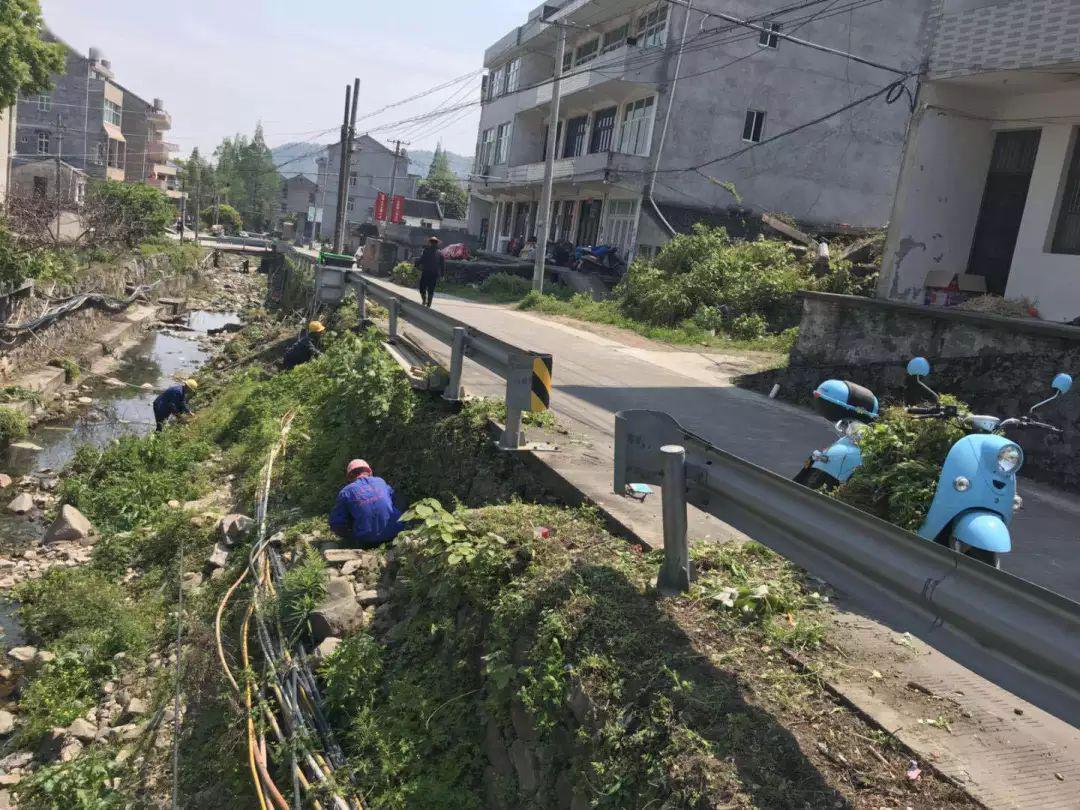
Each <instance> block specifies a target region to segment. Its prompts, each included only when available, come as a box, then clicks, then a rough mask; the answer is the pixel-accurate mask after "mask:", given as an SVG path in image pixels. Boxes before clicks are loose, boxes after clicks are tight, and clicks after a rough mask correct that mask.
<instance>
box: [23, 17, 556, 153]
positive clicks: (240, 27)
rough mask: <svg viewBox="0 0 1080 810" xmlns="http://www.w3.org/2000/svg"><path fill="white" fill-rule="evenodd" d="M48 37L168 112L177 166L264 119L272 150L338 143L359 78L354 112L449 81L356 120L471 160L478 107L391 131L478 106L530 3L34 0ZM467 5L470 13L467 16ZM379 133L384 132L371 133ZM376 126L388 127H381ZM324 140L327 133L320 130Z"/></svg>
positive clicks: (384, 136) (374, 132)
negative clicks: (349, 92) (487, 55)
mask: <svg viewBox="0 0 1080 810" xmlns="http://www.w3.org/2000/svg"><path fill="white" fill-rule="evenodd" d="M41 5H42V11H43V12H44V16H45V21H46V23H47V24H48V25H49V27H50V28H51V29H52V30H53V31H54V32H55V33H56V34H57V35H59V36H60V37H61V38H63V39H64V40H65V41H66V42H67V43H68V44H69V45H71V46H72V47H73V48H75V49H76V50H78V51H80V52H83V53H85V52H86V50H87V49H88V48H89V47H90V46H96V47H98V48H100V49H101V50H102V51H103V52H104V54H105V58H106V59H109V60H110V61H111V62H112V67H113V71H114V72H115V73H116V80H117V81H118V82H120V83H121V84H123V85H124V86H125V87H127V88H129V89H130V90H132V91H133V92H135V93H138V94H139V95H140V96H141V97H143V98H145V99H146V100H148V101H149V100H151V99H153V98H155V97H159V98H162V99H164V100H165V108H166V109H167V110H168V111H169V112H170V113H171V115H172V121H173V129H172V130H171V131H170V132H169V134H168V137H167V138H166V140H169V141H172V142H174V143H176V144H178V145H179V146H180V148H181V156H186V155H187V154H189V153H190V151H191V149H192V148H193V147H195V146H198V147H199V150H200V151H201V152H202V153H203V154H207V153H210V152H212V151H213V149H214V147H215V146H216V145H217V144H218V143H220V142H221V139H222V138H223V137H224V136H226V135H231V134H235V133H237V132H242V133H246V134H248V135H250V134H251V133H252V132H253V131H254V128H255V124H256V122H259V121H261V122H262V124H263V129H264V131H265V133H266V140H267V142H268V143H269V144H270V146H272V147H273V146H277V145H280V144H282V143H287V142H290V141H307V140H314V141H321V142H328V141H334V140H337V131H338V129H339V128H340V126H341V118H342V114H343V112H344V105H345V97H344V92H345V85H346V84H351V83H352V80H353V78H354V77H358V78H359V79H360V105H359V114H360V116H361V118H362V119H363V116H364V114H365V113H370V112H373V111H375V110H378V109H379V108H381V107H383V106H385V105H387V104H392V103H394V102H397V101H400V100H403V99H406V98H409V97H410V96H413V95H415V94H417V93H420V92H423V91H425V90H429V89H430V88H433V87H436V86H438V85H441V84H444V83H446V82H447V81H449V80H452V79H455V78H458V77H463V76H465V75H466V74H469V73H474V74H475V75H474V76H472V77H471V78H468V79H462V81H461V82H459V83H458V84H454V85H451V86H449V87H447V88H446V89H444V90H441V91H439V92H436V93H433V94H431V95H429V96H426V97H425V98H423V99H420V100H418V101H416V102H413V103H411V104H409V105H407V106H404V107H400V108H397V109H394V110H390V111H387V112H385V113H383V114H381V115H378V116H376V117H372V118H367V119H364V120H361V121H359V122H358V124H357V129H358V130H359V131H360V132H364V131H365V130H367V129H371V130H372V135H373V136H374V137H378V138H380V139H382V140H388V139H391V138H394V137H400V138H403V139H404V140H407V141H411V143H412V148H414V149H433V148H434V147H435V144H436V143H437V142H438V141H440V140H441V141H442V143H443V145H444V147H445V148H447V149H449V150H450V151H452V152H458V153H461V154H466V155H471V154H472V153H473V151H474V148H475V144H476V127H477V123H478V121H479V116H480V113H479V108H478V107H472V108H469V109H468V110H462V111H460V112H456V113H454V114H452V115H446V116H444V117H441V118H438V119H434V120H430V121H427V122H424V123H413V124H398V126H396V127H394V126H387V125H392V124H396V123H398V122H402V121H403V120H405V119H407V118H409V117H414V116H417V115H423V114H426V113H429V112H430V111H432V110H434V109H436V108H438V107H439V106H440V105H443V104H445V105H446V106H447V107H451V108H453V107H456V106H458V105H460V104H462V103H464V102H468V101H473V100H478V99H479V97H480V70H481V67H482V62H483V52H484V50H485V49H486V48H487V47H488V46H489V45H491V44H492V43H493V42H495V41H496V40H497V39H499V38H500V37H502V36H503V35H504V34H506V33H507V32H509V31H510V30H511V29H512V28H514V27H515V26H517V25H521V24H522V23H524V22H525V19H526V16H527V15H528V12H529V11H530V10H531V9H532V8H533V7H535V6H536V5H538V2H537V0H469V2H468V3H466V4H464V5H463V4H456V5H455V4H450V3H446V2H445V0H398V1H397V2H372V1H371V0H308V2H295V0H184V2H183V3H180V4H170V3H157V2H146V0H98V2H92V3H91V2H87V0H42V3H41ZM464 9H468V11H467V12H466V11H464ZM377 127H380V128H379V129H376V128H377ZM381 127H385V128H381ZM327 130H331V132H327Z"/></svg>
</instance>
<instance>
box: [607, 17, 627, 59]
mask: <svg viewBox="0 0 1080 810" xmlns="http://www.w3.org/2000/svg"><path fill="white" fill-rule="evenodd" d="M629 36H630V23H623V24H622V25H620V26H619V27H618V28H614V29H612V30H611V31H608V32H607V33H606V34H604V47H603V48H601V49H600V53H611V52H612V51H617V50H618V49H619V48H621V47H622V46H623V45H625V44H626V40H627V38H628V37H629Z"/></svg>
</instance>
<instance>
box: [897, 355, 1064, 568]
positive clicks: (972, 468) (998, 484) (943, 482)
mask: <svg viewBox="0 0 1080 810" xmlns="http://www.w3.org/2000/svg"><path fill="white" fill-rule="evenodd" d="M907 371H908V374H909V375H911V376H912V377H914V378H915V379H916V380H917V381H918V383H919V385H920V386H921V387H922V388H923V389H924V390H926V391H927V392H928V393H929V394H930V395H931V396H932V397H933V400H934V402H935V403H936V404H935V405H933V406H930V407H911V408H908V409H907V412H908V413H910V414H912V415H913V416H916V417H918V418H921V419H957V420H959V419H960V414H959V412H958V410H957V408H956V406H955V405H942V404H940V398H939V397H938V395H937V393H935V392H934V390H933V389H931V388H930V387H929V386H928V385H926V383H925V382H923V380H924V379H925V378H926V377H927V376H929V374H930V363H928V362H927V361H926V359H925V358H923V357H916V358H915V359H914V360H912V361H911V362H910V363H909V364H908V368H907ZM1072 382H1073V381H1072V377H1070V376H1069V375H1068V374H1058V375H1057V376H1056V377H1055V378H1054V381H1053V383H1052V386H1053V389H1054V395H1053V396H1052V397H1050V398H1049V399H1047V400H1044V401H1043V402H1040V403H1038V404H1037V405H1035V406H1034V407H1033V408H1031V410H1030V411H1028V413H1027V415H1025V416H1021V417H1019V418H1014V419H1005V420H1002V419H999V418H998V417H996V416H976V415H974V414H972V415H970V416H968V417H966V418H965V419H964V420H963V426H964V427H965V428H966V429H968V430H972V431H974V433H973V434H972V435H970V436H965V437H964V438H962V439H961V440H960V441H958V442H957V443H956V444H955V445H953V448H952V450H950V451H949V455H948V456H947V457H946V458H945V464H944V466H943V468H942V470H941V479H940V480H939V481H938V486H937V492H936V493H935V495H934V500H933V502H932V503H931V505H930V511H929V512H928V513H927V516H926V522H925V523H924V524H923V526H922V528H921V529H919V536H920V537H922V538H923V539H925V540H931V541H934V542H936V543H940V544H942V545H944V546H948V547H949V548H951V549H952V550H953V551H956V552H958V553H960V554H965V555H967V556H968V557H972V558H973V559H976V560H979V561H980V562H984V563H986V564H987V565H990V566H993V567H994V568H1000V567H1001V555H1002V554H1007V553H1009V552H1010V551H1012V539H1011V537H1010V535H1009V524H1010V523H1012V519H1013V514H1014V513H1015V512H1016V511H1017V510H1019V509H1020V508H1021V507H1022V506H1023V501H1022V500H1021V499H1020V497H1019V496H1018V495H1017V491H1016V474H1017V473H1018V472H1019V471H1020V468H1021V467H1022V466H1023V464H1024V451H1023V450H1022V449H1021V448H1020V445H1018V444H1017V443H1016V442H1014V441H1012V440H1010V439H1007V438H1006V437H1005V436H1004V435H1002V434H1003V433H1005V431H1008V430H1033V429H1037V430H1047V431H1050V432H1051V433H1061V432H1062V431H1061V429H1060V428H1057V427H1054V426H1053V425H1048V424H1046V423H1045V422H1037V421H1035V420H1034V419H1033V418H1032V417H1031V415H1032V414H1034V413H1035V411H1037V410H1038V409H1039V408H1041V407H1043V406H1044V405H1047V404H1049V403H1051V402H1053V401H1054V400H1056V399H1057V398H1058V397H1060V396H1063V395H1064V394H1066V393H1068V391H1069V389H1070V388H1072Z"/></svg>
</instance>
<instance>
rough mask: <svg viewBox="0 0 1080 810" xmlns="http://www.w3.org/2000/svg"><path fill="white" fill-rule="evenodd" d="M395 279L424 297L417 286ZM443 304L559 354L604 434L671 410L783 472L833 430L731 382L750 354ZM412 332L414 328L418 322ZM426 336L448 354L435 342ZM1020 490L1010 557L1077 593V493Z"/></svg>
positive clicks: (494, 330) (568, 386)
mask: <svg viewBox="0 0 1080 810" xmlns="http://www.w3.org/2000/svg"><path fill="white" fill-rule="evenodd" d="M388 286H392V287H394V288H395V289H396V290H397V291H398V292H400V293H402V294H404V295H408V296H410V297H411V298H412V299H413V300H418V295H417V294H416V292H415V291H413V290H409V289H406V288H404V287H400V286H395V285H388ZM436 308H437V309H440V310H442V311H444V312H446V313H447V314H449V315H452V316H453V317H455V318H458V319H460V320H462V321H465V322H466V323H469V324H471V325H474V326H476V327H477V328H479V329H481V330H483V331H485V332H488V333H490V334H492V335H495V336H497V337H500V338H502V339H504V340H506V341H508V342H510V343H513V344H515V345H517V346H521V347H522V348H527V349H532V350H534V351H540V352H550V353H551V354H553V355H554V357H555V382H556V393H555V399H554V402H553V404H554V407H555V409H556V411H557V412H558V413H561V414H565V415H566V416H568V417H569V418H570V419H572V420H575V421H577V422H580V423H583V424H584V425H587V426H589V427H591V428H593V429H594V430H596V431H599V432H602V433H604V434H607V435H611V434H612V433H613V432H614V415H615V412H616V411H619V410H625V409H630V408H644V409H650V410H658V411H666V412H667V413H670V414H671V415H672V416H674V417H675V418H676V419H678V420H679V421H680V422H681V423H682V424H683V425H684V426H685V427H687V428H689V429H690V430H692V431H694V432H695V433H698V434H700V435H702V436H704V437H705V438H707V439H708V440H709V441H711V442H713V443H714V444H715V445H717V446H718V447H721V448H723V449H725V450H727V451H728V452H731V453H734V454H735V455H738V456H741V457H743V458H746V459H748V460H750V461H753V462H754V463H756V464H759V465H761V466H763V467H766V468H768V469H770V470H773V471H774V472H777V473H780V474H783V475H793V474H794V473H795V472H796V471H797V470H798V469H799V467H800V465H801V464H802V462H803V461H804V460H805V458H806V457H807V455H808V454H809V452H810V451H811V450H812V449H814V448H815V447H823V446H825V445H827V444H828V443H830V442H831V441H832V440H833V439H834V438H835V433H834V431H833V430H832V427H831V426H830V425H829V424H828V423H827V422H826V421H825V420H824V419H821V418H820V417H818V416H816V415H815V414H813V413H811V412H809V411H806V410H803V409H801V408H796V407H794V406H791V405H788V404H786V403H782V402H776V401H774V400H769V399H767V398H765V397H763V396H760V395H758V394H755V393H751V392H749V391H744V390H742V389H740V388H736V387H734V386H733V385H732V384H731V378H732V377H733V376H737V375H738V374H740V373H742V372H744V371H746V370H749V369H750V367H751V364H750V362H749V361H747V360H745V359H744V358H740V357H737V356H729V355H717V354H706V353H702V352H694V351H685V350H679V349H670V348H667V347H664V346H661V345H660V344H656V343H652V342H649V341H645V340H643V339H638V338H637V337H636V336H632V335H631V336H627V337H622V336H620V337H619V339H614V338H612V337H607V336H605V335H601V334H597V333H594V332H591V331H586V329H583V328H579V327H575V326H569V325H566V324H563V323H559V322H557V321H555V320H552V319H549V318H545V317H542V316H539V315H533V314H530V313H525V312H519V311H517V310H513V309H508V308H506V307H499V306H491V305H487V304H478V303H474V302H471V301H463V300H461V299H452V298H447V297H445V296H438V297H437V299H436ZM411 334H412V335H413V336H414V337H415V336H417V335H416V330H412V331H411ZM425 337H426V336H425ZM421 342H422V343H424V344H425V347H426V348H430V349H433V350H435V351H434V353H435V354H437V355H438V354H445V349H443V348H442V347H439V346H438V344H433V343H430V342H426V341H425V340H423V339H422V340H421ZM465 384H466V387H467V388H468V389H469V390H470V391H472V392H475V393H482V394H485V395H489V396H495V397H500V396H501V395H502V393H503V391H504V389H505V384H504V383H502V382H501V381H499V380H498V379H497V378H495V377H494V375H492V374H490V373H489V372H487V371H486V370H484V369H482V368H480V367H479V366H476V365H475V364H473V363H471V362H469V363H467V364H466V371H465ZM1021 491H1022V494H1023V496H1024V500H1025V509H1024V511H1022V512H1021V513H1020V514H1019V515H1018V516H1017V518H1016V521H1015V523H1014V525H1013V528H1014V531H1013V538H1014V541H1015V544H1016V550H1015V551H1014V552H1013V553H1012V554H1011V555H1009V556H1008V557H1007V558H1006V559H1005V560H1004V562H1003V567H1004V568H1005V570H1007V571H1009V572H1010V573H1013V574H1016V575H1017V576H1021V577H1023V578H1024V579H1027V580H1030V581H1031V582H1035V583H1037V584H1039V585H1042V586H1043V587H1046V588H1049V589H1051V590H1055V591H1057V592H1059V593H1061V594H1063V595H1065V596H1068V597H1069V598H1071V599H1074V600H1077V601H1080V562H1078V557H1080V498H1078V497H1077V496H1076V495H1073V494H1070V493H1066V492H1060V491H1056V490H1054V489H1052V488H1050V487H1047V486H1044V485H1041V484H1035V483H1033V482H1022V483H1021Z"/></svg>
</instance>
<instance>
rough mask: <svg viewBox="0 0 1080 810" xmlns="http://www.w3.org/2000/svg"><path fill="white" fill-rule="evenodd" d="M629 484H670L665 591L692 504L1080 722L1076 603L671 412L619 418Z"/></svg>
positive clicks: (683, 548) (680, 573)
mask: <svg viewBox="0 0 1080 810" xmlns="http://www.w3.org/2000/svg"><path fill="white" fill-rule="evenodd" d="M665 480H667V481H669V482H671V483H672V484H673V486H666V487H665V486H664V482H665ZM683 480H685V485H683V484H682V481H683ZM630 483H644V484H654V485H657V486H662V487H664V489H663V498H664V532H665V537H664V544H665V557H666V559H665V564H664V568H663V570H662V571H661V576H660V580H659V586H660V589H661V591H668V592H671V591H678V590H681V589H684V588H685V584H686V582H688V579H689V575H690V564H689V561H688V552H687V529H686V526H687V523H686V507H687V503H688V502H689V503H692V504H694V505H695V506H697V507H698V508H700V509H701V510H703V511H706V512H708V513H710V514H712V515H714V516H716V517H717V518H719V519H720V520H722V521H723V522H724V523H726V524H728V525H730V526H732V527H733V528H735V529H737V530H739V531H740V532H743V533H744V534H746V535H748V536H749V537H751V538H753V539H755V540H757V541H759V542H761V543H763V544H765V545H767V546H769V547H771V548H772V549H774V550H775V551H777V552H779V553H781V554H782V555H784V556H785V557H787V558H788V559H789V560H791V561H792V562H794V563H796V564H798V565H800V566H802V567H803V568H805V569H806V570H808V571H810V572H811V573H812V574H814V575H815V576H818V577H820V578H822V579H824V580H826V581H827V582H829V583H830V584H831V585H833V586H834V587H836V588H837V589H839V590H840V592H841V593H842V594H845V595H847V596H849V597H851V598H852V600H853V601H854V602H856V603H858V605H859V609H866V612H867V613H868V615H873V616H874V618H876V619H879V620H882V621H884V622H886V623H887V624H889V625H891V626H892V627H899V628H902V629H903V630H906V631H909V632H911V633H912V635H915V636H917V637H919V638H920V639H922V640H923V641H925V642H926V643H927V644H929V645H931V646H932V647H934V648H936V649H938V650H940V651H941V652H943V653H945V654H946V655H948V656H950V657H951V658H953V659H954V660H956V661H958V662H960V663H961V664H963V665H964V666H966V667H968V668H970V669H972V670H974V671H976V672H978V673H979V674H980V675H982V676H983V677H985V678H987V679H988V680H991V681H993V682H994V683H997V684H998V685H1000V686H1002V687H1003V688H1006V689H1008V690H1010V691H1012V692H1013V693H1015V694H1017V695H1020V696H1021V697H1023V698H1024V699H1026V700H1028V701H1030V702H1031V703H1034V704H1035V705H1037V706H1040V707H1042V708H1043V709H1045V710H1046V711H1048V712H1050V713H1052V714H1055V715H1056V716H1058V717H1060V718H1061V719H1062V720H1064V721H1066V722H1068V723H1071V724H1073V725H1080V604H1077V603H1075V602H1073V601H1071V600H1069V599H1066V598H1065V597H1063V596H1060V595H1058V594H1055V593H1052V592H1050V591H1047V590H1045V589H1043V588H1040V587H1038V586H1036V585H1033V584H1032V583H1030V582H1027V581H1025V580H1022V579H1020V578H1018V577H1015V576H1013V575H1011V574H1007V573H1005V572H1003V571H998V570H995V569H994V568H991V567H990V566H987V565H984V564H982V563H979V562H976V561H975V560H972V559H971V558H969V557H966V556H964V555H961V554H957V553H955V552H953V551H951V550H949V549H947V548H945V547H944V546H940V545H937V544H936V543H930V542H927V541H925V540H923V539H921V538H919V537H917V536H916V535H914V534H911V533H909V532H906V531H904V530H903V529H900V528H898V527H896V526H893V525H892V524H890V523H886V522H885V521H882V520H880V519H878V518H876V517H874V516H872V515H869V514H867V513H865V512H862V511H860V510H858V509H855V508H853V507H851V506H848V505H847V504H844V503H841V502H840V501H837V500H835V499H834V498H831V497H829V496H827V495H823V494H820V493H818V492H814V491H812V490H809V489H807V488H805V487H802V486H799V485H798V484H795V483H794V482H792V481H788V480H787V479H785V478H782V477H781V476H778V475H776V474H774V473H772V472H769V471H768V470H765V469H762V468H761V467H758V466H756V465H754V464H751V463H750V462H748V461H745V460H743V459H741V458H738V457H737V456H734V455H732V454H730V453H726V452H724V451H723V450H720V449H718V448H716V447H714V446H713V445H711V444H710V443H709V442H708V441H706V440H705V439H703V438H701V437H700V436H697V435H695V434H693V433H691V432H690V431H688V430H686V429H685V428H683V427H682V426H681V425H680V424H679V423H678V422H676V421H675V420H674V419H673V418H672V417H671V416H669V415H667V414H664V413H658V412H656V411H622V412H620V413H619V414H617V415H616V417H615V480H614V485H615V491H616V492H617V493H620V494H622V493H625V491H626V487H627V485H628V484H630ZM852 609H855V606H854V605H852Z"/></svg>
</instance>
